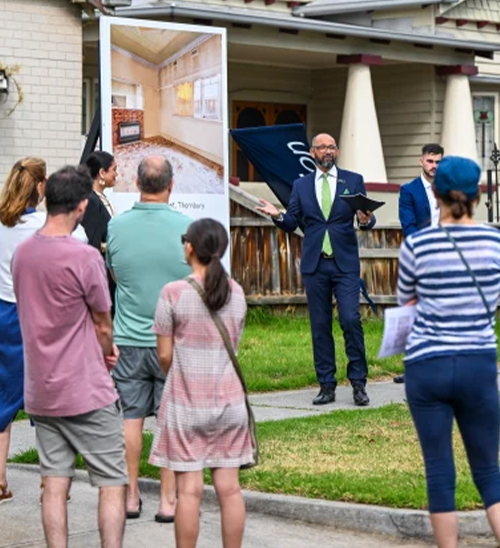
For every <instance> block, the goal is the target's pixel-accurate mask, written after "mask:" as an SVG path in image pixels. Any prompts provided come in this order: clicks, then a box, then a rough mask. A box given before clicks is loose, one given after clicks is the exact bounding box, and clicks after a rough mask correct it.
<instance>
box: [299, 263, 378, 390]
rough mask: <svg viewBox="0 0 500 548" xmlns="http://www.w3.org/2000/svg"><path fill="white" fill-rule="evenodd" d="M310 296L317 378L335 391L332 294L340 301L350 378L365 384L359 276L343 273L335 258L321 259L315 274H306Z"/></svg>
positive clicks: (365, 371) (308, 294)
mask: <svg viewBox="0 0 500 548" xmlns="http://www.w3.org/2000/svg"><path fill="white" fill-rule="evenodd" d="M303 280H304V286H305V289H306V294H307V302H308V307H309V317H310V321H311V332H312V340H313V351H314V367H315V368H316V376H317V377H318V382H319V384H320V385H321V386H322V387H325V388H326V387H328V388H335V387H336V386H337V380H336V379H335V373H336V371H337V366H336V362H335V344H334V341H333V335H332V321H333V311H332V293H333V294H334V295H335V299H336V301H337V308H338V312H339V321H340V327H341V328H342V331H343V333H344V341H345V350H346V354H347V359H348V363H347V378H348V379H349V380H350V381H351V384H352V385H356V384H362V385H363V386H364V385H365V384H366V375H367V373H368V367H367V364H366V354H365V341H364V335H363V327H362V325H361V315H360V313H359V273H357V272H352V273H347V274H346V273H344V272H341V271H340V270H339V268H338V266H337V263H336V261H335V259H324V258H321V259H320V260H319V263H318V268H317V269H316V271H315V272H314V273H313V274H304V275H303Z"/></svg>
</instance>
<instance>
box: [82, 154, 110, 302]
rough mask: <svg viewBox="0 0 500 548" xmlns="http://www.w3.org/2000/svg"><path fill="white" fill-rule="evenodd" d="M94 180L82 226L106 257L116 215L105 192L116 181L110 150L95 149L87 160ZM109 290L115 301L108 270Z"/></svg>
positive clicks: (91, 242)
mask: <svg viewBox="0 0 500 548" xmlns="http://www.w3.org/2000/svg"><path fill="white" fill-rule="evenodd" d="M85 164H86V165H87V167H88V168H89V171H90V175H91V177H92V180H93V181H94V192H92V194H91V195H90V197H89V203H88V205H87V209H86V210H85V215H84V217H83V219H82V222H81V224H82V226H83V228H84V229H85V232H86V233H87V238H88V240H89V245H91V246H93V247H95V248H96V249H98V250H99V251H100V253H101V254H102V256H103V258H104V259H105V257H106V238H107V236H108V223H109V221H110V220H111V218H112V217H114V215H115V211H114V209H113V205H112V204H111V202H110V201H109V199H108V198H107V196H106V195H105V194H104V192H103V191H104V189H105V188H113V187H114V186H115V183H116V176H117V170H116V162H115V159H114V157H113V155H112V154H109V152H103V151H95V152H92V154H91V155H90V156H89V157H88V158H87V161H86V162H85ZM108 282H109V290H110V293H111V300H112V301H113V310H114V302H115V289H116V284H115V281H114V280H113V278H112V277H111V275H110V273H109V270H108Z"/></svg>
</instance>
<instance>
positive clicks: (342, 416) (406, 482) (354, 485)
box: [12, 405, 481, 510]
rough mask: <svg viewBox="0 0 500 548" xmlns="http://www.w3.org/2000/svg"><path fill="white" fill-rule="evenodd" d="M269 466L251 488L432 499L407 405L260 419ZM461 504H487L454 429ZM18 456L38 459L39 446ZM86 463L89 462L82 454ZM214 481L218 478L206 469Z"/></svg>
mask: <svg viewBox="0 0 500 548" xmlns="http://www.w3.org/2000/svg"><path fill="white" fill-rule="evenodd" d="M259 439H260V443H261V454H262V462H261V464H260V465H259V466H258V467H256V468H254V469H252V470H248V471H245V472H242V473H241V484H242V486H243V487H244V488H246V489H251V490H254V491H262V492H266V493H281V494H287V495H300V496H304V497H309V498H319V499H326V500H336V501H345V502H357V503H365V504H377V505H382V506H389V507H397V508H415V509H423V508H425V507H426V504H427V496H426V487H425V475H424V467H423V463H422V457H421V454H420V446H419V444H418V440H417V437H416V434H415V429H414V427H413V423H412V420H411V416H410V413H409V411H408V409H407V408H406V406H405V405H390V406H387V407H383V408H380V409H367V410H362V411H361V410H357V411H356V410H355V411H335V412H333V413H330V414H328V415H322V416H318V417H309V418H300V419H290V420H284V421H277V422H265V423H261V424H259ZM454 440H455V441H454V443H455V454H456V468H457V497H456V498H457V508H458V509H459V510H472V509H477V508H479V507H481V501H480V498H479V494H478V493H477V491H476V488H475V486H474V484H473V483H472V479H471V476H470V472H469V468H468V465H467V461H466V457H465V452H464V449H463V446H462V443H461V440H460V437H459V436H458V434H457V432H455V435H454ZM151 442H152V435H151V434H150V433H146V434H145V435H144V451H143V455H142V460H141V467H140V475H141V476H143V477H150V478H155V479H158V478H159V470H158V468H156V467H154V466H151V465H150V464H148V462H147V458H148V455H149V451H150V447H151ZM12 461H13V462H21V463H30V464H33V463H36V462H38V455H37V454H36V451H35V450H30V451H28V452H26V453H23V454H21V455H18V456H16V457H14V459H12ZM78 466H79V467H83V466H84V464H83V461H82V460H81V459H80V458H79V461H78ZM206 481H207V482H208V483H209V482H210V476H209V474H208V473H207V474H206Z"/></svg>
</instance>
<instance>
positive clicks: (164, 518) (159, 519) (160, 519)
mask: <svg viewBox="0 0 500 548" xmlns="http://www.w3.org/2000/svg"><path fill="white" fill-rule="evenodd" d="M174 519H175V516H173V515H168V514H162V513H160V512H158V513H157V514H156V515H155V521H156V523H174Z"/></svg>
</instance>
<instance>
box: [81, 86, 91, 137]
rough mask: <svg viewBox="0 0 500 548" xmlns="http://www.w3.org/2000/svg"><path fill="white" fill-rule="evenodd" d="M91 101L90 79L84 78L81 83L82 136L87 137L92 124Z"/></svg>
mask: <svg viewBox="0 0 500 548" xmlns="http://www.w3.org/2000/svg"><path fill="white" fill-rule="evenodd" d="M91 110H92V101H91V97H90V79H89V78H84V79H83V83H82V135H87V133H88V132H89V130H90V124H91V123H92V112H91Z"/></svg>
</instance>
